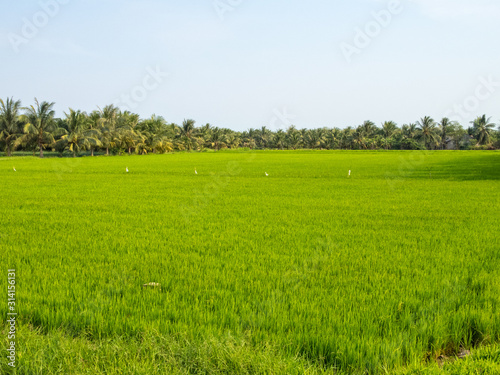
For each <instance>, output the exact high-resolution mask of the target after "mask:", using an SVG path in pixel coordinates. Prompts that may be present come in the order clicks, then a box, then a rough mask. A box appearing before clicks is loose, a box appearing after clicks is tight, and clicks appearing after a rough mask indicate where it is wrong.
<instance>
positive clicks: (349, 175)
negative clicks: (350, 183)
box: [347, 169, 351, 177]
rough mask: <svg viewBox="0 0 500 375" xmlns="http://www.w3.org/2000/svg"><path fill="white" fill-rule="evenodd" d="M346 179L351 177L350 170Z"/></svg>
mask: <svg viewBox="0 0 500 375" xmlns="http://www.w3.org/2000/svg"><path fill="white" fill-rule="evenodd" d="M347 177H351V170H350V169H349V174H348V175H347Z"/></svg>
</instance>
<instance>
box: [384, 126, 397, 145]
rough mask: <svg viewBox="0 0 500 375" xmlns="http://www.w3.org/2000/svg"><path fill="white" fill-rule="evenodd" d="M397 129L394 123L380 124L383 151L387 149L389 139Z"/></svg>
mask: <svg viewBox="0 0 500 375" xmlns="http://www.w3.org/2000/svg"><path fill="white" fill-rule="evenodd" d="M397 129H398V126H397V125H396V123H395V122H394V121H386V122H384V123H383V124H382V133H383V135H384V139H385V142H384V143H385V149H386V150H387V148H388V147H389V138H391V137H392V136H393V135H394V133H395V132H396V130H397Z"/></svg>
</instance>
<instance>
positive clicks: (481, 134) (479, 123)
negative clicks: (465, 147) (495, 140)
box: [471, 115, 495, 146]
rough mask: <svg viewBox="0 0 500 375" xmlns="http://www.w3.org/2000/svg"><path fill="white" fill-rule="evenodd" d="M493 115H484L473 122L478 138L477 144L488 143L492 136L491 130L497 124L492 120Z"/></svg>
mask: <svg viewBox="0 0 500 375" xmlns="http://www.w3.org/2000/svg"><path fill="white" fill-rule="evenodd" d="M490 120H491V117H489V118H486V115H482V116H480V117H478V118H477V119H475V120H474V121H472V122H471V124H473V125H474V133H475V136H476V139H477V145H476V146H479V145H484V144H485V143H488V142H489V141H490V138H491V132H492V130H493V129H495V124H494V123H492V122H490Z"/></svg>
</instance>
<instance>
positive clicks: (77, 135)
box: [61, 108, 89, 157]
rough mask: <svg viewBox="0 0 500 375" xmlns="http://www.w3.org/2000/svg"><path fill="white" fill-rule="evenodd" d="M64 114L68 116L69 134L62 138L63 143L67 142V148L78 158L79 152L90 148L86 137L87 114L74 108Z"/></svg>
mask: <svg viewBox="0 0 500 375" xmlns="http://www.w3.org/2000/svg"><path fill="white" fill-rule="evenodd" d="M64 114H65V115H66V122H67V126H68V134H66V135H63V136H62V137H61V142H66V145H65V146H66V147H67V148H68V149H69V151H71V152H72V153H73V157H76V153H77V152H80V150H82V149H85V148H86V147H87V146H89V142H88V141H87V139H86V137H85V135H84V131H85V130H86V127H87V115H86V113H85V112H81V111H80V110H77V111H75V110H74V109H72V108H70V109H69V113H66V112H65V113H64Z"/></svg>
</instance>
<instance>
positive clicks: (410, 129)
mask: <svg viewBox="0 0 500 375" xmlns="http://www.w3.org/2000/svg"><path fill="white" fill-rule="evenodd" d="M401 131H402V133H403V137H405V138H407V139H415V138H416V137H417V134H418V131H417V124H405V125H403V126H402V128H401Z"/></svg>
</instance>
